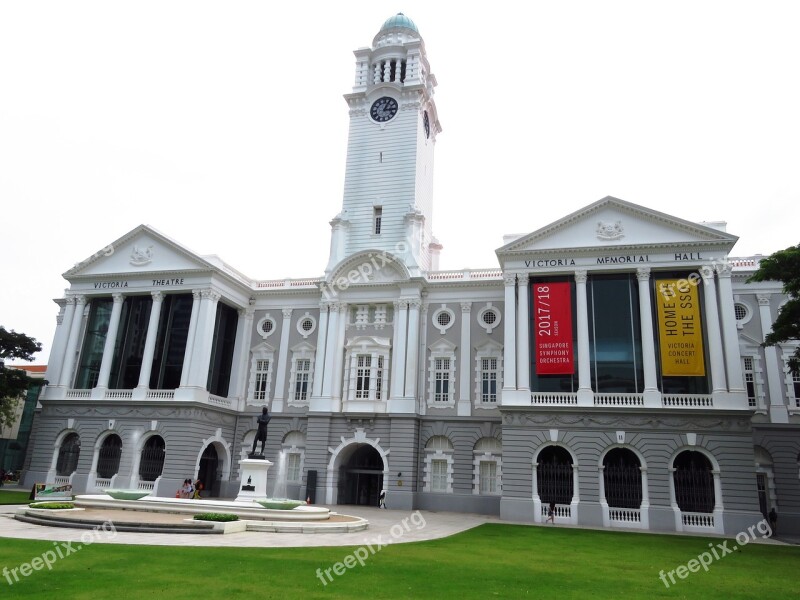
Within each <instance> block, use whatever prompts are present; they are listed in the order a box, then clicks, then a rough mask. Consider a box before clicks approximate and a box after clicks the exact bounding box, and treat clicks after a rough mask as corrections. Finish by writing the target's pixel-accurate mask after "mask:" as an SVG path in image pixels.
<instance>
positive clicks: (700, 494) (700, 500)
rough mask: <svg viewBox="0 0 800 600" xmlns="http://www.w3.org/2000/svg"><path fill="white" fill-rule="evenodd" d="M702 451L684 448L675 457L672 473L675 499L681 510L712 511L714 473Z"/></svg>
mask: <svg viewBox="0 0 800 600" xmlns="http://www.w3.org/2000/svg"><path fill="white" fill-rule="evenodd" d="M712 471H713V467H712V465H711V461H710V460H708V458H706V456H705V455H704V454H703V453H702V452H697V451H694V450H684V451H683V452H681V453H680V454H678V456H676V457H675V462H674V468H673V473H672V479H673V483H674V485H675V501H676V502H677V504H678V508H680V510H681V512H695V513H711V512H713V511H714V501H715V498H714V474H713V472H712Z"/></svg>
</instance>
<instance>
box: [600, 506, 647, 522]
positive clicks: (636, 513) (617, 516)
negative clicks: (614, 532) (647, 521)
mask: <svg viewBox="0 0 800 600" xmlns="http://www.w3.org/2000/svg"><path fill="white" fill-rule="evenodd" d="M608 520H609V521H610V522H611V524H612V525H613V524H615V523H641V522H642V511H641V510H640V509H638V508H609V509H608Z"/></svg>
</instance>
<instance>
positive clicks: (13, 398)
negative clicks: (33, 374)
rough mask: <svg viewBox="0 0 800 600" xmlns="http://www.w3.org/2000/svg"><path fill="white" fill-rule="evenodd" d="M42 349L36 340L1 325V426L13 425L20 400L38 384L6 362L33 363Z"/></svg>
mask: <svg viewBox="0 0 800 600" xmlns="http://www.w3.org/2000/svg"><path fill="white" fill-rule="evenodd" d="M41 349H42V345H41V344H40V343H39V342H37V341H36V340H35V339H33V338H31V337H28V336H27V335H25V334H24V333H17V332H15V331H14V330H13V329H12V330H11V331H8V330H7V329H6V328H5V327H3V326H2V325H0V426H2V425H11V424H13V422H14V416H15V411H16V408H17V403H18V402H19V399H20V398H21V397H22V396H23V395H24V394H25V393H26V392H27V391H28V387H29V386H30V385H31V383H36V382H37V380H35V379H32V378H30V377H28V374H27V373H25V371H22V370H20V369H9V368H7V367H6V366H5V361H6V360H8V359H12V358H16V359H19V360H27V361H31V360H33V355H34V354H35V353H36V352H39V351H41ZM38 383H41V382H38Z"/></svg>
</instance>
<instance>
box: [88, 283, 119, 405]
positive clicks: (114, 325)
mask: <svg viewBox="0 0 800 600" xmlns="http://www.w3.org/2000/svg"><path fill="white" fill-rule="evenodd" d="M111 297H112V298H113V299H114V305H113V306H112V307H111V318H110V319H109V321H108V330H106V342H105V344H104V346H103V359H102V360H101V361H100V373H99V375H98V376H97V385H96V386H95V389H98V390H100V391H101V392H102V391H104V390H106V389H108V378H109V376H110V375H111V363H112V362H113V361H114V348H115V346H116V345H117V331H119V318H120V316H121V315H122V303H123V302H125V296H123V295H122V294H120V293H118V292H117V293H115V294H112V295H111ZM100 397H101V398H102V395H100Z"/></svg>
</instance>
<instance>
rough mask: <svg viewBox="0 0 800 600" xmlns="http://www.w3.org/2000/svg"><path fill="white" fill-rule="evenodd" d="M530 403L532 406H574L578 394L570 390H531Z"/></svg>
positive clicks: (576, 402)
mask: <svg viewBox="0 0 800 600" xmlns="http://www.w3.org/2000/svg"><path fill="white" fill-rule="evenodd" d="M531 404H533V405H534V406H575V405H577V404H578V395H577V394H574V393H572V392H533V393H532V394H531Z"/></svg>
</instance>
